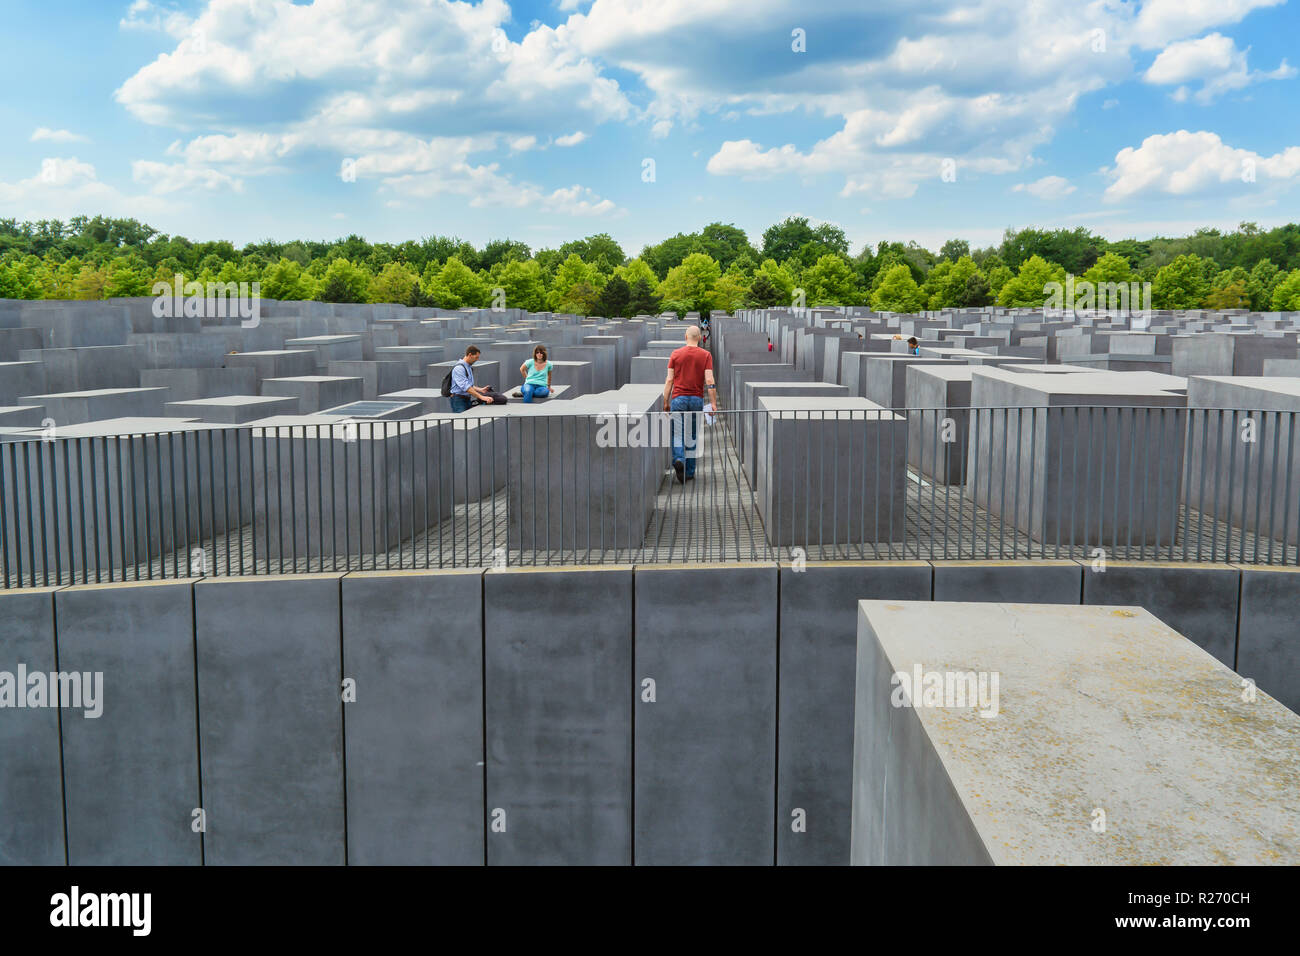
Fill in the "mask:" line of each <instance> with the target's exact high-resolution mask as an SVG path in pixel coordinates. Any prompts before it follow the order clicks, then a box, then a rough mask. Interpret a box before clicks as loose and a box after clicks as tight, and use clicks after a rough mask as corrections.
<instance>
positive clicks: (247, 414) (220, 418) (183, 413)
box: [167, 395, 298, 425]
mask: <svg viewBox="0 0 1300 956" xmlns="http://www.w3.org/2000/svg"><path fill="white" fill-rule="evenodd" d="M167 414H169V415H176V416H178V417H181V418H186V419H190V420H194V421H202V422H213V423H216V424H222V425H243V424H245V423H246V422H251V421H256V420H257V419H259V418H266V417H268V416H270V415H296V414H298V399H296V398H277V397H275V396H273V395H222V396H220V397H218V398H199V399H194V400H192V401H188V402H168V403H167Z"/></svg>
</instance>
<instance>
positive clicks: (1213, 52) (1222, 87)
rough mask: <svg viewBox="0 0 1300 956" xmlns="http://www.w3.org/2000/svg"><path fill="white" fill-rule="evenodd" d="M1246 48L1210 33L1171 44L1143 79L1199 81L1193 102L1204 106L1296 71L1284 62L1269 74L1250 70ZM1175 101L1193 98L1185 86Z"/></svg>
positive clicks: (1176, 93) (1167, 82) (1164, 82)
mask: <svg viewBox="0 0 1300 956" xmlns="http://www.w3.org/2000/svg"><path fill="white" fill-rule="evenodd" d="M1248 52H1249V49H1246V50H1239V49H1237V44H1236V42H1235V41H1234V40H1233V39H1232V38H1231V37H1226V36H1224V35H1223V34H1221V33H1210V34H1207V35H1206V36H1203V37H1200V38H1199V39H1196V40H1184V41H1182V42H1179V43H1173V44H1170V45H1169V46H1167V47H1165V49H1163V50H1162V51H1161V52H1160V54H1159V56H1157V57H1156V58H1155V61H1154V62H1153V63H1152V64H1151V66H1150V67H1149V68H1148V69H1147V71H1146V73H1145V74H1143V76H1142V78H1143V79H1144V80H1145V81H1146V82H1148V83H1153V84H1160V85H1166V86H1172V85H1176V84H1186V83H1189V82H1193V81H1196V80H1199V81H1201V88H1200V90H1199V91H1197V92H1196V94H1195V95H1194V98H1195V100H1196V101H1197V102H1198V103H1200V104H1202V105H1206V104H1209V103H1211V102H1213V101H1214V100H1215V99H1217V98H1218V97H1219V96H1221V95H1222V94H1224V93H1227V92H1229V91H1232V90H1239V89H1243V88H1244V87H1247V86H1250V85H1251V84H1252V83H1258V82H1261V81H1263V80H1282V79H1290V78H1292V77H1294V76H1295V75H1296V71H1295V70H1294V69H1293V68H1292V67H1290V66H1288V65H1287V62H1286V60H1283V61H1282V63H1281V65H1280V66H1279V67H1278V68H1277V69H1276V70H1273V71H1272V72H1268V73H1265V72H1263V71H1260V70H1255V71H1253V72H1252V71H1251V69H1250V68H1249V66H1248V65H1247V62H1246V58H1247V53H1248ZM1172 96H1173V98H1174V99H1175V100H1176V101H1178V102H1183V101H1185V100H1187V99H1188V98H1189V97H1190V96H1192V94H1191V91H1190V90H1189V89H1188V88H1187V87H1186V86H1185V85H1179V86H1178V89H1177V90H1175V91H1174V92H1173V94H1172Z"/></svg>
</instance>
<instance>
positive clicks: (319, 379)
mask: <svg viewBox="0 0 1300 956" xmlns="http://www.w3.org/2000/svg"><path fill="white" fill-rule="evenodd" d="M364 390H365V383H364V382H363V381H362V380H361V379H360V378H357V377H355V376H342V375H299V376H296V377H293V378H268V379H263V381H262V394H263V395H268V396H280V397H284V398H296V399H297V400H298V412H299V413H300V414H303V415H309V414H311V413H312V412H318V411H320V410H321V409H323V408H335V407H336V406H339V405H346V404H348V403H349V402H359V401H361V399H362V395H363V393H364Z"/></svg>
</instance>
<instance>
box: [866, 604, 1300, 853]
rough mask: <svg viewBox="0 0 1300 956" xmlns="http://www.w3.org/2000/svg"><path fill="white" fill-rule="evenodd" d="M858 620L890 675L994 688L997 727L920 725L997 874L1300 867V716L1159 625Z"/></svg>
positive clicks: (946, 717) (1046, 612)
mask: <svg viewBox="0 0 1300 956" xmlns="http://www.w3.org/2000/svg"><path fill="white" fill-rule="evenodd" d="M859 609H860V615H861V619H862V620H863V621H864V622H865V625H866V627H868V628H869V629H870V632H871V633H872V634H874V637H875V639H876V641H877V642H878V644H879V646H880V648H881V650H882V651H883V653H884V655H885V657H886V658H887V660H888V662H889V666H890V668H892V672H894V673H899V672H902V673H908V674H912V673H914V669H915V668H916V667H917V666H918V665H919V666H920V667H921V668H922V669H923V671H924V672H926V673H932V672H960V673H966V672H975V673H976V674H979V673H986V674H990V675H991V674H997V675H998V678H999V680H998V702H997V709H996V716H995V717H982V716H980V711H979V709H978V708H971V707H939V706H922V707H917V708H916V709H915V711H914V712H915V714H916V715H917V717H918V718H919V719H920V722H921V724H922V726H923V728H924V730H925V733H926V735H927V736H928V738H929V741H930V742H931V744H932V745H933V747H934V749H935V751H936V753H937V755H938V757H939V758H940V759H941V760H942V762H943V766H944V770H945V771H946V774H947V776H948V779H949V780H950V781H951V783H952V786H953V788H954V790H955V791H956V794H957V796H958V799H959V800H960V801H961V804H962V806H963V807H964V809H965V811H966V813H967V814H968V815H969V816H970V819H971V821H972V823H973V824H974V826H975V829H976V830H977V832H978V833H979V835H980V837H981V839H982V840H983V842H984V845H985V847H986V849H987V850H988V852H989V855H990V856H991V858H992V859H993V861H994V862H995V863H1015V864H1061V863H1064V864H1120V865H1128V864H1180V865H1181V864H1296V863H1300V716H1297V715H1296V714H1294V713H1292V712H1291V711H1290V710H1288V709H1287V708H1286V707H1284V706H1282V705H1281V704H1280V703H1278V702H1277V701H1276V700H1274V699H1273V698H1271V697H1269V696H1268V695H1267V694H1264V693H1263V692H1262V691H1255V693H1254V699H1253V701H1250V700H1244V699H1243V696H1248V695H1245V694H1243V686H1242V678H1241V677H1240V676H1238V675H1237V674H1235V673H1233V672H1232V671H1231V670H1229V669H1228V668H1227V667H1225V666H1224V665H1223V664H1221V663H1219V662H1218V661H1217V660H1215V659H1214V658H1213V657H1211V656H1210V655H1209V654H1207V653H1206V652H1205V651H1203V650H1201V649H1200V648H1199V647H1197V646H1196V645H1195V644H1193V643H1192V642H1191V641H1189V640H1187V639H1186V638H1184V637H1182V636H1181V635H1180V634H1178V633H1177V632H1175V631H1174V630H1172V629H1171V628H1169V627H1168V626H1166V625H1165V624H1162V623H1161V622H1160V621H1159V620H1157V619H1156V618H1155V617H1154V616H1152V615H1151V614H1150V613H1149V612H1148V611H1145V610H1143V609H1142V608H1124V607H1105V606H1093V607H1089V606H1074V605H1046V604H974V603H959V602H953V603H944V602H940V603H933V602H923V601H862V602H859ZM892 690H893V688H892V687H890V686H884V687H881V688H880V689H879V692H880V693H883V694H890V693H891V692H892ZM903 690H904V693H906V689H905V688H904V689H903ZM1098 809H1100V810H1102V811H1104V813H1105V829H1104V831H1103V832H1097V831H1096V830H1095V829H1094V827H1093V821H1094V819H1095V818H1096V817H1095V811H1096V810H1098Z"/></svg>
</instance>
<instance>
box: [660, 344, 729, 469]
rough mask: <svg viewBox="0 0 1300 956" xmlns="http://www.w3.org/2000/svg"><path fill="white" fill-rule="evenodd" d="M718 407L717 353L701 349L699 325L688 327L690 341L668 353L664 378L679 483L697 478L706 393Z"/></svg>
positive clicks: (665, 407) (674, 466)
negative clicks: (701, 415) (715, 367)
mask: <svg viewBox="0 0 1300 956" xmlns="http://www.w3.org/2000/svg"><path fill="white" fill-rule="evenodd" d="M706 391H707V392H708V397H709V399H710V401H711V402H712V404H713V410H714V411H717V410H718V386H717V383H716V382H714V380H713V356H712V355H710V354H709V352H708V351H707V350H705V349H702V348H700V329H699V326H695V325H692V326H691V327H690V328H689V329H687V330H686V344H685V345H683V346H682V347H681V348H679V349H677V350H676V351H675V352H673V354H672V355H670V356H668V377H667V378H665V379H664V411H665V412H671V413H672V430H673V432H672V434H673V437H672V442H673V474H674V475H675V476H676V477H677V481H678V482H679V483H682V482H687V481H690V480H692V479H693V478H694V477H695V460H696V458H697V457H698V456H699V450H698V446H699V427H700V414H699V413H700V412H702V411H704V394H705V392H706Z"/></svg>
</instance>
